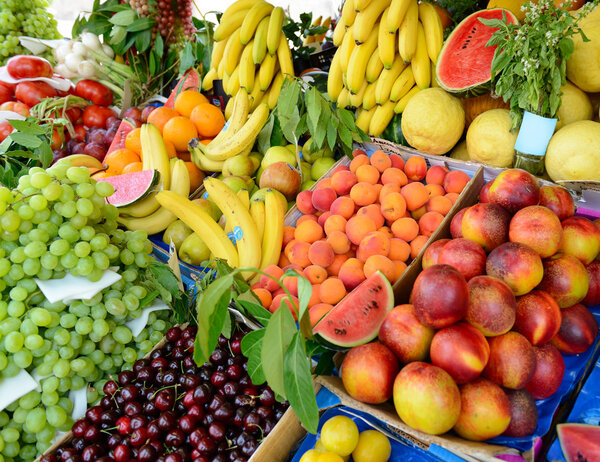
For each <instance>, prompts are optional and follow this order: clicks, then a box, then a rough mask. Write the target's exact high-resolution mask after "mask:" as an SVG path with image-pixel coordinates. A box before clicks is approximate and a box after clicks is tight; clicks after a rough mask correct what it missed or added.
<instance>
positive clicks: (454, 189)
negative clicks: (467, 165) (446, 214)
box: [444, 170, 471, 194]
mask: <svg viewBox="0 0 600 462" xmlns="http://www.w3.org/2000/svg"><path fill="white" fill-rule="evenodd" d="M469 181H471V177H470V176H469V175H467V174H466V173H465V172H462V171H460V170H452V171H451V172H449V173H448V174H447V175H446V177H445V178H444V189H445V190H446V192H449V193H457V194H460V193H461V192H462V190H463V189H465V186H466V185H467V183H468V182H469Z"/></svg>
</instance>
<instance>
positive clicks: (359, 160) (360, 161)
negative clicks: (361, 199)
mask: <svg viewBox="0 0 600 462" xmlns="http://www.w3.org/2000/svg"><path fill="white" fill-rule="evenodd" d="M370 163H371V162H370V161H369V156H367V155H366V154H359V155H358V156H354V159H352V161H351V162H350V171H351V172H352V173H354V174H356V171H357V170H358V167H360V166H361V165H369V164H370Z"/></svg>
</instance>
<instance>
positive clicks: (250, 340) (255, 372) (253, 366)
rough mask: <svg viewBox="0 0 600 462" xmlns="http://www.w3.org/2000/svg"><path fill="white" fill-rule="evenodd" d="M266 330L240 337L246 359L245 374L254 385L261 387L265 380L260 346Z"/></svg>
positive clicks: (255, 331)
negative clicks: (246, 373)
mask: <svg viewBox="0 0 600 462" xmlns="http://www.w3.org/2000/svg"><path fill="white" fill-rule="evenodd" d="M265 331H266V329H264V328H263V329H258V330H254V331H252V332H248V333H247V334H246V335H244V337H242V342H241V347H242V353H243V354H244V356H246V358H248V365H247V366H248V367H247V369H248V370H247V372H248V375H249V376H250V379H252V383H254V384H255V385H262V384H263V383H265V381H266V380H267V379H266V378H265V372H264V370H263V367H262V356H261V351H262V346H263V338H264V336H265Z"/></svg>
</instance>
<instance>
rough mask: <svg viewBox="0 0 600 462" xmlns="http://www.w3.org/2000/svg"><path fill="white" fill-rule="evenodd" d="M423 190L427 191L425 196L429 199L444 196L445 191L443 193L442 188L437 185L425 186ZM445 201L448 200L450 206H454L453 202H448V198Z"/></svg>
mask: <svg viewBox="0 0 600 462" xmlns="http://www.w3.org/2000/svg"><path fill="white" fill-rule="evenodd" d="M425 189H426V190H427V194H429V199H431V198H432V197H437V196H445V195H446V191H444V188H443V187H442V186H441V185H439V184H426V185H425ZM452 194H454V193H452ZM446 199H448V200H449V201H450V203H451V204H454V201H452V200H450V198H448V197H446Z"/></svg>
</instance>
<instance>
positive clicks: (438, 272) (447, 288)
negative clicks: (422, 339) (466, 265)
mask: <svg viewBox="0 0 600 462" xmlns="http://www.w3.org/2000/svg"><path fill="white" fill-rule="evenodd" d="M412 303H413V305H414V307H415V313H416V314H417V317H418V318H419V321H421V322H422V323H423V324H425V325H426V326H429V327H433V328H434V329H441V328H442V327H447V326H449V325H451V324H454V323H455V322H457V321H460V320H461V319H462V318H463V317H464V316H465V314H466V313H467V308H468V305H469V287H468V286H467V281H465V278H464V277H463V275H462V274H460V273H459V272H458V270H456V269H455V268H453V267H452V266H450V265H433V266H430V267H429V268H427V269H425V270H423V271H422V272H421V274H419V276H417V279H416V280H415V284H414V286H413V289H412Z"/></svg>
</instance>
